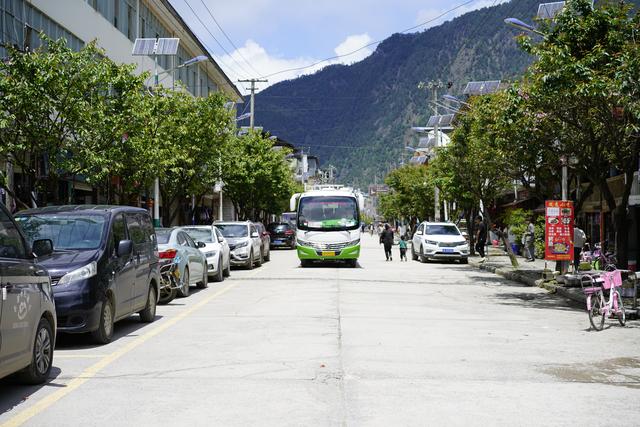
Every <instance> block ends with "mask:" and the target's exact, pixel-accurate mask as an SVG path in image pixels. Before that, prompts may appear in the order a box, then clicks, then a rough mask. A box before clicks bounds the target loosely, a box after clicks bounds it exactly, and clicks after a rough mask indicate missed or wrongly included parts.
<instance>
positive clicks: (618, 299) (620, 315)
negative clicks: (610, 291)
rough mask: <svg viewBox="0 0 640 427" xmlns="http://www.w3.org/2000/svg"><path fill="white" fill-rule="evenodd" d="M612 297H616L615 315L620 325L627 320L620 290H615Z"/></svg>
mask: <svg viewBox="0 0 640 427" xmlns="http://www.w3.org/2000/svg"><path fill="white" fill-rule="evenodd" d="M614 297H615V298H616V302H617V303H618V312H617V313H616V317H617V318H618V322H620V325H621V326H624V324H625V323H626V322H627V316H626V314H625V312H624V305H623V304H622V296H621V295H620V292H618V291H615V294H614Z"/></svg>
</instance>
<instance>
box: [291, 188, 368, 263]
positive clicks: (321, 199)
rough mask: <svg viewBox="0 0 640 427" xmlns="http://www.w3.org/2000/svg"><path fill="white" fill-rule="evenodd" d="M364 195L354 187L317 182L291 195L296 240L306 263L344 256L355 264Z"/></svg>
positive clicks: (358, 251) (358, 247)
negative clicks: (294, 214)
mask: <svg viewBox="0 0 640 427" xmlns="http://www.w3.org/2000/svg"><path fill="white" fill-rule="evenodd" d="M363 205H364V197H363V196H362V194H360V193H359V192H357V191H354V190H353V189H352V188H347V187H342V186H337V185H330V186H316V187H314V188H313V189H312V190H309V191H306V192H304V193H297V194H294V195H293V197H291V206H290V208H291V210H292V211H296V212H297V218H296V240H297V242H296V243H297V249H298V258H300V263H301V264H302V266H303V267H306V266H308V265H309V264H311V263H312V262H313V261H334V260H342V261H345V262H346V263H347V264H348V265H350V266H352V267H355V266H356V264H357V260H358V257H359V256H360V212H361V210H362V209H363Z"/></svg>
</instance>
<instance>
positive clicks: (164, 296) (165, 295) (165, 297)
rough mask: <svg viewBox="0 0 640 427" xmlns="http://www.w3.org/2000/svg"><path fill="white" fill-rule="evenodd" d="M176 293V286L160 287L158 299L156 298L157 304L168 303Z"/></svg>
mask: <svg viewBox="0 0 640 427" xmlns="http://www.w3.org/2000/svg"><path fill="white" fill-rule="evenodd" d="M177 295H178V290H177V289H176V288H170V287H168V286H167V287H164V288H162V289H160V299H159V300H158V304H161V305H165V304H169V303H170V302H171V301H173V300H174V299H175V298H176V296H177Z"/></svg>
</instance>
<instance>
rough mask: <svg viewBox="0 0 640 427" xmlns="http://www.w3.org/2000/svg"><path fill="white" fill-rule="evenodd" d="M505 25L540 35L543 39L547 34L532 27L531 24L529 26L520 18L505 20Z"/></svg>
mask: <svg viewBox="0 0 640 427" xmlns="http://www.w3.org/2000/svg"><path fill="white" fill-rule="evenodd" d="M504 23H505V24H507V25H509V26H511V27H514V28H517V29H519V30H522V31H526V32H528V33H535V34H538V35H540V36H542V37H545V36H546V34H545V33H543V32H542V31H539V30H537V29H536V27H534V26H532V25H529V24H527V23H525V22H522V21H521V20H519V19H518V18H506V19H505V20H504Z"/></svg>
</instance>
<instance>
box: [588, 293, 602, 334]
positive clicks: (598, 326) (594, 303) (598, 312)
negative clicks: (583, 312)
mask: <svg viewBox="0 0 640 427" xmlns="http://www.w3.org/2000/svg"><path fill="white" fill-rule="evenodd" d="M589 302H590V303H591V304H590V306H591V310H589V322H591V326H592V327H593V329H595V330H596V331H601V330H602V329H603V328H604V314H603V313H602V305H603V300H602V294H600V293H597V294H593V295H589V296H588V297H587V306H589Z"/></svg>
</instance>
